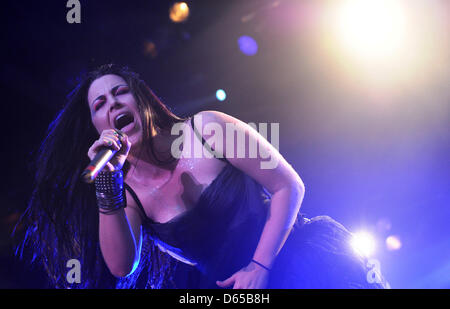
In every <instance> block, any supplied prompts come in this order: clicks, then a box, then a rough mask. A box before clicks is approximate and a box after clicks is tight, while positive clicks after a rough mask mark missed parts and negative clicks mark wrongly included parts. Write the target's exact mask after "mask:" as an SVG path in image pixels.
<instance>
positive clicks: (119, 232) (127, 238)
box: [88, 130, 142, 277]
mask: <svg viewBox="0 0 450 309" xmlns="http://www.w3.org/2000/svg"><path fill="white" fill-rule="evenodd" d="M104 146H107V147H111V148H114V149H115V150H117V152H116V154H115V155H114V157H113V158H112V159H111V160H110V161H109V162H108V163H107V164H106V166H105V167H104V170H106V171H116V170H120V169H122V167H123V165H124V163H125V160H126V158H127V156H128V153H129V151H130V148H131V143H130V141H129V140H128V137H127V136H126V135H125V134H123V137H122V138H120V137H119V135H118V134H117V132H115V130H104V131H103V132H102V133H101V135H100V138H99V139H98V140H97V141H95V142H94V144H93V145H92V146H91V148H89V151H88V156H89V158H90V159H91V160H92V158H94V156H95V155H96V154H97V152H98V151H99V149H100V148H101V147H104ZM127 201H132V199H131V198H130V197H129V196H127ZM133 206H134V205H130V202H128V203H127V207H126V208H120V209H118V210H115V211H113V212H108V213H99V240H100V250H101V252H102V255H103V259H104V260H105V263H106V265H107V266H108V268H109V271H110V272H111V274H113V275H114V276H116V277H126V276H127V275H129V274H131V273H132V272H133V270H134V269H135V268H136V267H137V265H138V263H139V258H140V249H141V242H142V235H141V225H142V221H141V220H142V219H141V217H140V214H139V211H138V210H137V209H136V208H135V207H133Z"/></svg>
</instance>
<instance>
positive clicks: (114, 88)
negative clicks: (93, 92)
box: [91, 84, 128, 106]
mask: <svg viewBox="0 0 450 309" xmlns="http://www.w3.org/2000/svg"><path fill="white" fill-rule="evenodd" d="M122 86H126V87H128V85H126V84H119V85H116V86H114V87H112V88H111V92H115V91H116V90H117V88H119V87H122ZM102 96H104V95H103V94H101V95H99V96H98V97H96V98H95V99H94V100H93V101H92V104H91V106H92V105H94V103H95V101H97V100H98V99H99V98H101V97H102Z"/></svg>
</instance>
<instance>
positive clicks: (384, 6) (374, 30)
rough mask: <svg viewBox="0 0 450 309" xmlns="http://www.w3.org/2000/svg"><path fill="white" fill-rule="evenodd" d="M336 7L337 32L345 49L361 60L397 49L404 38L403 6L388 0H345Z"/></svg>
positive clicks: (404, 18)
mask: <svg viewBox="0 0 450 309" xmlns="http://www.w3.org/2000/svg"><path fill="white" fill-rule="evenodd" d="M339 5H340V7H338V11H337V19H338V20H337V27H336V30H337V36H338V37H339V39H340V41H341V44H342V47H343V48H344V49H346V50H347V52H349V53H351V54H353V56H355V57H358V58H363V59H364V60H373V59H380V58H388V57H391V56H392V55H394V54H398V52H401V51H402V49H401V47H402V46H404V43H405V39H406V16H405V8H404V7H401V6H400V3H399V1H392V0H347V1H344V2H343V3H341V4H339Z"/></svg>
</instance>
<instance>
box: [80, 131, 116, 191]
mask: <svg viewBox="0 0 450 309" xmlns="http://www.w3.org/2000/svg"><path fill="white" fill-rule="evenodd" d="M116 132H117V133H119V136H120V137H122V132H120V131H119V130H116ZM116 152H117V150H114V149H111V148H107V147H102V148H100V150H99V151H98V152H97V154H96V155H95V157H94V158H93V159H92V161H91V163H89V165H88V166H87V167H86V168H85V169H84V171H83V173H82V174H81V178H82V179H83V181H84V182H86V183H93V182H94V180H95V178H96V177H97V175H98V173H99V172H100V171H101V170H102V169H103V168H104V167H105V165H106V163H108V162H109V160H111V158H112V157H114V155H115V154H116Z"/></svg>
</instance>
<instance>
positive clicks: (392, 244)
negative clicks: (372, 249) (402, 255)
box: [386, 235, 402, 251]
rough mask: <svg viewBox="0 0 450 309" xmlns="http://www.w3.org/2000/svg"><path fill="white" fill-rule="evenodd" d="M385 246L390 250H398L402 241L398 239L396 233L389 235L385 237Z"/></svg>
mask: <svg viewBox="0 0 450 309" xmlns="http://www.w3.org/2000/svg"><path fill="white" fill-rule="evenodd" d="M386 247H387V249H388V250H390V251H395V250H398V249H400V248H401V247H402V242H401V241H400V237H398V236H396V235H390V236H388V237H387V238H386Z"/></svg>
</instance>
